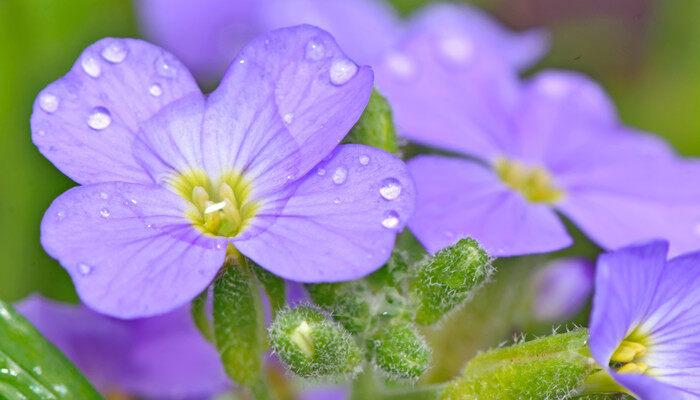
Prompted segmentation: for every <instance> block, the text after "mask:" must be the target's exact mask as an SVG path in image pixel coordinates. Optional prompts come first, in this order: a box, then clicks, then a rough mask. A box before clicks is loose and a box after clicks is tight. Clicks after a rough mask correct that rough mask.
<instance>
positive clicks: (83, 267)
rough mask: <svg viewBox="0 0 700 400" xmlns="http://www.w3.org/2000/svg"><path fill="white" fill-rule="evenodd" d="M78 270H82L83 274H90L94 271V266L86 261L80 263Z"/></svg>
mask: <svg viewBox="0 0 700 400" xmlns="http://www.w3.org/2000/svg"><path fill="white" fill-rule="evenodd" d="M78 272H80V273H81V274H82V275H89V274H90V272H92V266H90V265H88V264H85V263H80V264H78Z"/></svg>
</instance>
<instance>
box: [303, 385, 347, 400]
mask: <svg viewBox="0 0 700 400" xmlns="http://www.w3.org/2000/svg"><path fill="white" fill-rule="evenodd" d="M348 398H349V396H348V390H347V389H345V388H342V387H320V388H311V389H306V390H304V391H303V392H302V393H301V394H300V400H346V399H348Z"/></svg>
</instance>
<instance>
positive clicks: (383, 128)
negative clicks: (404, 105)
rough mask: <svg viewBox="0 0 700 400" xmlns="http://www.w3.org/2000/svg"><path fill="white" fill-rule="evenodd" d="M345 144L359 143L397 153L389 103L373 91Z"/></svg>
mask: <svg viewBox="0 0 700 400" xmlns="http://www.w3.org/2000/svg"><path fill="white" fill-rule="evenodd" d="M345 142H346V143H359V144H366V145H368V146H373V147H376V148H378V149H382V150H384V151H386V152H389V153H396V152H397V151H398V148H399V146H398V144H397V141H396V130H395V129H394V120H393V116H392V112H391V107H390V106H389V102H388V101H387V100H386V99H385V98H384V96H382V95H381V94H379V92H378V91H377V90H376V89H375V90H372V95H371V96H370V98H369V103H368V104H367V107H366V108H365V111H364V112H363V113H362V116H361V117H360V120H359V121H357V123H356V124H355V126H354V127H353V128H352V130H350V133H349V134H348V136H347V137H346V138H345Z"/></svg>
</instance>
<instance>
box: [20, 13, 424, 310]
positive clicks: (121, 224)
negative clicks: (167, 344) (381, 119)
mask: <svg viewBox="0 0 700 400" xmlns="http://www.w3.org/2000/svg"><path fill="white" fill-rule="evenodd" d="M372 80H373V78H372V71H371V69H370V68H368V67H359V66H357V65H356V64H355V63H354V62H353V61H351V60H350V59H348V58H347V57H346V56H345V55H344V54H343V53H342V52H341V50H340V49H339V48H338V46H337V45H336V43H335V41H334V40H333V38H332V37H331V36H330V35H329V34H328V33H326V32H325V31H322V30H320V29H318V28H314V27H311V26H298V27H294V28H286V29H280V30H277V31H274V32H271V33H270V34H268V35H266V36H264V37H260V38H258V39H256V40H254V41H253V42H251V43H250V44H249V45H248V46H247V47H246V48H245V49H244V50H243V51H242V52H241V54H240V55H239V57H238V59H237V60H236V62H234V63H233V64H232V66H231V68H230V69H229V71H228V73H227V74H226V77H225V78H224V80H223V81H222V83H221V85H220V86H219V87H218V88H217V89H216V90H215V91H214V92H213V93H212V94H210V95H209V96H207V97H205V96H204V95H203V94H202V93H201V92H200V90H199V88H198V87H197V85H196V84H195V82H194V80H193V79H192V77H191V75H190V74H189V73H188V71H187V70H186V69H185V67H184V66H183V65H182V64H181V63H179V62H178V61H177V60H176V59H175V58H174V57H173V56H172V55H170V54H169V53H167V52H165V51H163V50H161V49H159V48H157V47H155V46H152V45H150V44H147V43H145V42H142V41H138V40H130V39H104V40H101V41H99V42H97V43H95V44H94V45H92V46H90V47H88V48H87V49H86V50H85V51H84V52H83V54H82V55H81V56H80V58H79V59H78V61H77V63H76V64H75V66H74V67H73V68H72V69H71V71H70V72H69V73H68V74H67V75H66V76H64V77H63V78H61V79H59V80H58V81H56V82H54V83H52V84H50V85H49V86H48V87H47V88H46V89H44V90H43V91H42V92H41V93H40V94H39V96H38V97H37V100H36V102H35V106H34V113H33V115H32V121H31V122H32V133H33V136H32V138H33V140H34V143H35V144H36V145H37V146H38V147H39V150H40V151H41V152H42V154H44V155H45V156H46V157H47V158H48V159H49V160H51V161H52V162H53V163H54V164H55V165H56V166H57V167H58V168H59V169H61V171H63V172H64V173H65V174H66V175H68V176H69V177H71V178H72V179H73V180H75V181H76V182H78V183H79V184H81V185H82V186H78V187H75V188H73V189H71V190H69V191H67V192H66V193H64V194H63V195H61V196H60V197H58V198H57V199H56V200H55V201H54V202H53V204H52V205H51V207H50V208H49V210H48V211H47V212H46V214H45V216H44V219H43V221H42V227H41V232H42V244H43V245H44V248H45V249H46V250H47V252H48V253H49V254H50V255H51V256H53V257H54V258H56V259H58V260H59V261H60V263H61V265H63V267H64V268H66V270H67V271H68V272H69V273H70V275H71V277H72V278H73V281H74V283H75V285H76V288H77V291H78V293H79V295H80V297H81V299H82V300H83V301H84V302H85V303H86V304H87V305H88V306H90V307H92V308H94V309H96V310H98V311H100V312H103V313H106V314H109V315H112V316H118V317H123V318H134V317H143V316H149V315H156V314H160V313H164V312H167V311H170V310H173V309H175V308H177V307H178V306H180V305H182V304H184V303H186V302H187V301H189V300H191V299H192V298H194V296H196V295H197V294H198V293H199V292H201V291H202V290H203V289H204V288H206V287H207V286H208V285H209V284H210V282H211V281H212V279H213V278H214V276H215V275H216V273H217V271H218V270H219V268H220V267H221V265H222V263H223V262H224V257H225V255H226V252H227V246H229V245H230V244H231V245H233V246H235V248H236V249H238V250H239V251H240V252H241V253H243V254H245V255H246V256H248V257H250V258H251V259H253V260H255V261H256V262H257V263H258V264H260V265H261V266H262V267H264V268H266V269H268V270H269V271H271V272H273V273H275V274H277V275H279V276H282V277H284V278H287V279H291V280H297V281H303V282H325V281H339V280H348V279H354V278H358V277H361V276H363V275H365V274H367V273H369V272H372V271H373V270H375V269H376V268H378V267H379V266H381V265H382V264H383V263H384V261H385V260H386V259H387V258H388V257H389V255H390V253H391V248H392V247H393V243H394V239H395V235H396V232H397V231H398V230H400V229H402V228H403V226H404V224H405V222H406V220H407V219H408V217H409V216H410V215H411V214H412V210H413V204H414V191H413V183H412V181H411V179H410V177H409V174H408V171H407V170H406V166H405V165H404V164H403V163H402V162H401V161H400V160H399V159H397V158H395V157H393V156H391V155H389V154H387V153H385V152H383V151H380V150H377V149H375V148H371V147H367V146H362V145H341V146H339V145H338V143H339V142H340V141H341V140H342V138H343V136H345V134H346V133H347V132H348V130H349V129H350V128H351V127H352V126H353V124H354V123H355V122H356V121H357V119H358V118H359V116H360V114H361V113H362V111H363V109H364V107H365V105H366V104H367V101H368V98H369V95H370V92H371V89H372ZM385 186H391V187H393V188H397V189H396V190H393V191H392V195H391V196H387V195H386V194H385V192H386V191H385V190H382V188H384V187H385Z"/></svg>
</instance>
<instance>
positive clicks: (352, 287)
mask: <svg viewBox="0 0 700 400" xmlns="http://www.w3.org/2000/svg"><path fill="white" fill-rule="evenodd" d="M306 288H307V290H308V291H309V295H310V296H311V299H312V300H313V301H314V303H316V304H318V305H319V306H321V307H323V308H324V309H325V310H327V311H328V312H329V313H330V315H331V317H333V319H334V320H336V321H338V322H339V323H340V324H341V325H343V327H345V329H347V330H348V331H349V332H350V333H353V334H356V333H361V332H364V330H365V329H367V327H368V326H369V325H370V321H371V318H372V316H371V314H370V306H369V303H368V302H367V299H368V298H369V294H368V293H367V292H368V290H367V286H366V285H365V284H364V282H362V281H355V282H343V283H320V284H315V285H307V286H306Z"/></svg>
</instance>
